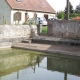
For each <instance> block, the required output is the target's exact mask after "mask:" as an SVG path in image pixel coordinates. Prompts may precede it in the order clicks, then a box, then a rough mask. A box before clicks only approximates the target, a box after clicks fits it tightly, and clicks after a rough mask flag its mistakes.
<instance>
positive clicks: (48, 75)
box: [0, 49, 80, 80]
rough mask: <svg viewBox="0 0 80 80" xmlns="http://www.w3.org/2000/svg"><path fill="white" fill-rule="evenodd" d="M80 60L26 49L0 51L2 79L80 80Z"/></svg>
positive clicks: (0, 75)
mask: <svg viewBox="0 0 80 80" xmlns="http://www.w3.org/2000/svg"><path fill="white" fill-rule="evenodd" d="M79 75H80V60H79V59H73V58H64V57H62V58H61V57H59V56H58V57H55V56H46V55H42V54H41V53H37V52H33V51H32V52H31V51H26V50H18V49H10V50H4V51H0V80H53V79H54V80H80V78H79V77H77V76H79Z"/></svg>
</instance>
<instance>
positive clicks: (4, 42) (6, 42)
mask: <svg viewBox="0 0 80 80" xmlns="http://www.w3.org/2000/svg"><path fill="white" fill-rule="evenodd" d="M34 35H37V26H36V25H0V48H1V47H6V46H7V47H11V45H12V43H15V42H21V41H22V40H24V39H28V38H29V37H30V36H34Z"/></svg>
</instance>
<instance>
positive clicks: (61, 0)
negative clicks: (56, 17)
mask: <svg viewBox="0 0 80 80" xmlns="http://www.w3.org/2000/svg"><path fill="white" fill-rule="evenodd" d="M66 1H67V0H47V2H48V3H49V4H50V5H51V6H52V7H53V9H54V10H55V11H61V10H64V9H65V6H66ZM70 2H71V4H72V6H73V8H74V9H75V7H76V6H77V5H79V3H80V0H70Z"/></svg>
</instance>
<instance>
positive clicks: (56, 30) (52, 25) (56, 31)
mask: <svg viewBox="0 0 80 80" xmlns="http://www.w3.org/2000/svg"><path fill="white" fill-rule="evenodd" d="M48 34H49V35H52V36H54V37H62V38H71V39H80V21H72V20H49V21H48Z"/></svg>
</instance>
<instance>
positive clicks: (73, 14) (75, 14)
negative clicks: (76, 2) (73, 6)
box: [70, 12, 80, 19]
mask: <svg viewBox="0 0 80 80" xmlns="http://www.w3.org/2000/svg"><path fill="white" fill-rule="evenodd" d="M76 16H80V14H78V13H75V12H74V13H72V14H70V19H73V18H74V17H76Z"/></svg>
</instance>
